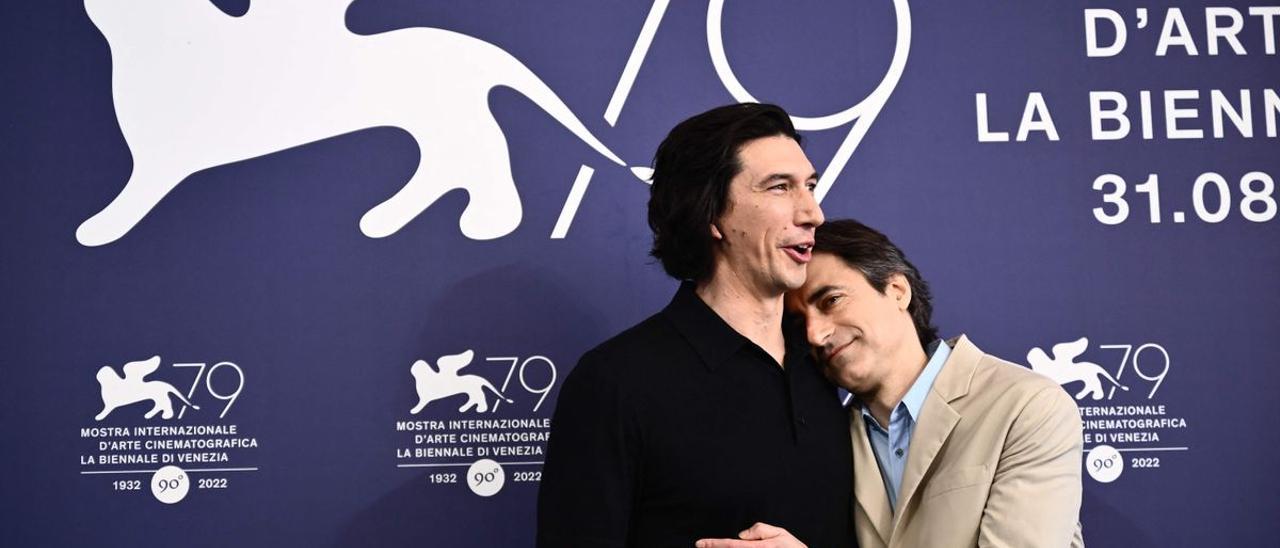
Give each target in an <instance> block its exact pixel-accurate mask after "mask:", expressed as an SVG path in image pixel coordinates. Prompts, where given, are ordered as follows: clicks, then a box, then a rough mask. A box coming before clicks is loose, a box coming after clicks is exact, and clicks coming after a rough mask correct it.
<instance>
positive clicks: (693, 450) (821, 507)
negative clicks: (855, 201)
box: [538, 104, 855, 548]
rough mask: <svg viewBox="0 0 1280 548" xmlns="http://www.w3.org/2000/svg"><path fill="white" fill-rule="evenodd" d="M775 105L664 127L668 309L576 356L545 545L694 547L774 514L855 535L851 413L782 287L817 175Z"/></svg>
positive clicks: (815, 217)
mask: <svg viewBox="0 0 1280 548" xmlns="http://www.w3.org/2000/svg"><path fill="white" fill-rule="evenodd" d="M799 142H800V138H799V136H798V135H797V134H796V131H795V128H794V127H793V126H792V125H791V120H790V118H789V117H788V116H787V113H786V112H784V111H783V110H782V109H780V108H778V107H776V106H772V105H760V104H739V105H731V106H726V107H720V108H717V109H713V110H711V111H709V112H706V113H703V114H700V115H698V116H695V117H693V118H690V119H688V120H686V121H684V122H682V123H680V124H679V125H677V126H676V127H675V129H673V130H671V133H670V135H668V136H667V138H666V140H664V141H663V142H662V144H661V146H659V147H658V152H657V154H656V156H655V159H654V175H653V188H652V190H651V192H652V194H651V198H650V201H649V226H650V227H651V228H652V230H653V233H654V245H653V256H654V257H656V258H658V259H659V260H660V261H661V262H662V266H663V268H664V269H665V270H666V271H667V273H668V274H670V275H671V276H672V277H673V278H676V279H677V280H680V281H681V282H682V283H681V285H680V289H679V290H678V291H677V292H676V295H675V297H674V298H673V299H672V300H671V304H669V305H668V306H667V307H666V308H665V309H663V310H662V311H661V312H659V313H658V314H655V315H654V316H652V317H650V318H649V319H647V320H645V321H643V322H641V323H640V324H639V325H636V326H635V327H632V328H631V329H628V330H626V331H625V332H623V333H622V334H620V335H618V336H616V337H614V338H612V339H610V340H609V341H606V342H605V343H603V344H601V345H600V346H598V347H596V348H595V349H593V350H591V351H589V352H587V353H586V355H584V356H583V357H582V359H581V361H579V362H578V365H577V367H575V368H574V370H573V371H572V372H571V373H570V374H569V377H568V378H567V379H566V380H565V384H564V386H563V387H562V389H561V391H560V396H559V401H558V404H557V407H556V411H555V415H554V417H553V419H552V426H551V439H550V441H549V445H548V449H547V458H546V463H545V465H544V468H543V476H542V486H541V490H540V492H539V494H538V546H541V547H545V548H566V547H570V548H584V547H586V548H589V547H596V546H599V547H605V546H608V547H622V546H645V547H648V546H659V547H666V546H681V547H685V546H692V545H693V543H694V541H696V540H697V539H699V538H703V537H711V536H727V535H732V534H734V533H736V532H737V531H739V530H741V529H743V528H744V527H747V526H749V525H751V524H752V523H753V520H761V519H764V520H769V521H771V522H773V523H777V524H779V525H782V526H784V527H787V528H789V529H790V530H791V531H792V532H794V534H795V536H796V537H798V538H800V539H803V540H804V541H805V542H809V543H812V544H813V545H815V546H840V547H844V546H852V545H853V544H854V542H855V541H854V537H853V526H852V521H853V509H852V500H851V499H852V495H853V489H852V484H853V483H852V482H853V471H852V460H851V454H850V451H849V443H850V438H849V430H848V422H847V418H846V415H845V413H844V411H843V409H842V408H841V407H840V403H839V401H838V399H837V396H836V392H835V389H834V387H833V386H832V385H831V384H829V383H828V382H827V381H826V380H825V379H824V378H823V377H822V374H821V372H820V371H819V370H818V368H817V366H816V364H815V363H814V362H813V361H812V357H811V353H810V352H809V349H808V346H807V345H806V344H805V341H804V333H803V331H800V330H798V329H794V328H798V327H799V326H798V324H794V322H793V325H792V326H791V327H792V328H793V329H784V324H783V295H784V294H785V293H786V292H787V291H789V290H794V289H797V288H799V287H800V286H801V284H803V283H804V279H805V265H806V264H807V263H808V262H809V260H810V258H811V255H810V253H811V247H812V245H813V233H814V229H815V228H816V227H817V226H818V225H820V224H822V220H823V219H822V211H821V210H820V209H819V207H818V204H817V202H816V200H815V199H814V196H813V189H814V187H815V185H816V183H817V178H818V175H817V173H815V172H814V169H813V165H812V164H811V163H810V162H809V160H808V159H807V158H806V157H805V155H804V152H803V151H802V150H801V149H800V145H799Z"/></svg>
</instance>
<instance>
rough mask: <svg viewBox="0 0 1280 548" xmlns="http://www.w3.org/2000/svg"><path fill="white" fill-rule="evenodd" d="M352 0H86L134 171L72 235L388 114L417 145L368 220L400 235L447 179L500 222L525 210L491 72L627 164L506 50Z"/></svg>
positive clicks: (92, 235) (103, 236) (495, 228)
mask: <svg viewBox="0 0 1280 548" xmlns="http://www.w3.org/2000/svg"><path fill="white" fill-rule="evenodd" d="M350 3H351V0H255V1H254V2H253V4H252V6H251V8H250V9H249V11H248V13H246V14H245V15H243V16H241V17H232V16H229V15H227V14H225V13H223V12H221V11H220V10H219V9H218V8H217V7H216V6H214V5H212V4H211V3H210V2H209V1H208V0H85V10H86V11H87V12H88V14H89V18H90V19H91V20H92V21H93V24H94V25H95V26H97V27H98V29H99V30H100V31H102V34H103V36H105V37H106V39H107V42H108V43H109V45H110V47H111V62H112V96H113V98H114V102H115V110H116V117H117V119H118V120H119V123H120V130H121V132H122V133H123V135H124V138H125V141H126V142H127V143H128V145H129V150H130V152H131V153H132V154H133V173H132V174H131V175H130V177H129V181H128V183H126V184H125V186H124V189H123V190H121V191H120V194H119V195H118V196H116V198H115V199H114V200H112V201H111V203H110V204H108V205H107V206H106V207H105V208H104V209H103V210H102V211H100V212H98V213H97V214H96V215H94V216H92V217H90V218H89V219H88V220H86V221H85V222H84V223H83V224H81V225H80V227H79V229H77V230H76V239H77V240H79V242H80V243H81V244H83V245H86V246H97V245H104V244H107V243H111V242H113V241H115V240H117V239H119V238H121V237H122V236H124V235H125V234H126V233H128V232H129V230H131V229H132V228H133V227H134V226H135V225H137V223H138V222H140V221H141V220H142V219H143V217H145V216H146V215H147V214H148V213H149V212H150V211H151V210H152V209H153V208H154V207H155V206H156V205H157V204H158V203H159V202H160V200H161V199H163V198H164V197H165V195H167V194H168V193H169V192H170V191H171V190H173V188H174V187H176V186H177V185H178V183H179V182H181V181H182V180H183V179H184V178H186V177H187V176H188V175H190V174H192V173H195V172H196V171H199V170H202V169H206V168H210V167H215V166H219V165H223V164H229V163H232V162H237V161H241V160H246V159H249V158H254V157H257V156H262V155H265V154H270V153H273V152H277V151H280V150H284V149H287V148H290V147H294V146H298V145H303V144H306V143H311V142H314V141H318V140H321V139H325V138H328V137H333V136H337V135H342V134H345V133H350V132H353V131H357V130H361V129H366V128H372V127H383V126H392V127H398V128H401V129H404V130H405V131H407V132H409V134H410V135H411V136H413V138H414V139H415V140H417V142H418V146H419V148H420V150H421V159H420V160H419V164H418V169H417V171H416V172H415V173H414V174H413V176H412V177H411V178H410V180H409V181H408V182H407V183H406V184H405V185H404V187H403V188H401V189H400V191H399V192H397V193H396V194H395V195H394V196H392V197H391V198H389V199H387V200H386V201H385V202H383V203H381V204H379V205H377V206H375V207H374V208H373V209H371V210H369V211H368V212H367V213H365V215H364V217H363V218H361V220H360V230H361V231H362V232H364V234H366V235H368V236H370V237H373V238H381V237H384V236H388V235H391V234H394V233H395V232H396V231H398V230H400V228H402V227H403V226H404V225H405V224H407V223H408V222H409V221H411V220H413V218H414V217H416V216H418V214H420V213H422V212H423V211H424V210H426V208H428V207H430V206H431V204H432V203H434V202H435V201H436V200H437V199H439V198H440V196H442V195H444V194H445V193H446V192H449V191H451V190H454V189H464V190H466V191H467V193H468V195H469V201H468V203H467V207H466V209H465V210H464V211H463V212H462V216H461V218H460V219H459V222H458V226H459V228H460V229H461V230H462V233H463V234H464V235H465V236H467V237H468V238H472V239H478V240H486V239H492V238H498V237H501V236H504V235H506V234H509V233H510V232H511V231H513V230H515V228H516V227H517V226H518V225H519V224H520V220H521V216H522V211H521V204H520V196H519V194H518V193H517V191H516V186H515V181H514V180H513V179H512V175H511V165H510V159H509V157H508V154H507V144H506V140H505V137H504V136H503V134H502V129H501V128H500V127H498V124H497V122H496V121H495V120H494V117H493V114H492V113H491V112H490V111H489V107H488V95H489V91H490V90H492V89H493V88H494V87H498V86H506V87H509V88H512V89H514V90H516V91H518V92H520V93H521V94H523V95H525V96H526V97H528V98H529V99H531V100H532V101H533V102H534V103H535V104H537V105H538V106H539V107H541V108H542V109H543V110H545V111H546V112H547V113H548V114H550V115H551V116H552V117H553V118H555V119H556V120H557V121H558V122H560V123H561V124H562V125H564V127H566V128H568V129H569V130H570V131H571V132H573V134H574V135H576V136H578V138H580V139H582V140H583V141H584V142H586V144H588V145H590V146H591V147H592V148H594V149H595V150H596V151H597V152H599V153H600V154H602V155H604V156H605V157H606V158H608V159H609V160H611V161H613V162H614V163H616V164H618V165H624V164H623V161H622V160H621V159H619V158H618V157H617V156H616V155H614V154H613V153H612V152H610V151H609V149H608V148H607V147H605V146H604V144H602V143H601V142H600V141H599V140H597V139H596V138H595V137H594V136H592V134H591V132H590V131H589V130H588V129H587V128H586V127H585V126H584V125H583V124H582V122H581V121H579V120H578V118H577V117H576V116H575V115H574V114H573V112H572V111H570V110H569V107H568V106H566V105H565V104H564V102H563V101H561V100H560V98H559V97H557V96H556V94H555V92H553V91H552V90H551V89H550V88H549V87H547V85H546V84H545V83H544V82H543V81H542V80H541V79H539V78H538V76H537V75H536V74H534V73H533V72H532V71H530V70H529V69H528V67H526V66H525V65H524V64H522V63H521V62H520V61H519V60H518V59H516V58H515V57H513V56H511V55H510V54H509V53H507V52H506V51H503V50H502V49H501V48H499V47H497V46H495V45H492V44H489V43H487V42H484V41H482V40H479V39H476V38H472V37H470V36H466V35H463V34H459V33H456V32H451V31H447V30H442V29H434V28H410V29H401V30H395V31H391V32H385V33H380V34H374V35H369V36H360V35H357V34H354V33H352V32H351V31H349V30H348V29H347V28H346V26H345V23H344V14H345V12H346V8H347V6H348V5H349V4H350Z"/></svg>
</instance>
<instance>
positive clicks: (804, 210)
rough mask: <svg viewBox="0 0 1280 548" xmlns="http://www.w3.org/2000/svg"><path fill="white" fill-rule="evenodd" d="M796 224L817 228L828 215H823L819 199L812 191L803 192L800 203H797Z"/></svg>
mask: <svg viewBox="0 0 1280 548" xmlns="http://www.w3.org/2000/svg"><path fill="white" fill-rule="evenodd" d="M795 220H796V225H797V226H810V227H813V228H817V227H818V226H820V225H822V223H823V221H825V220H826V217H824V216H823V215H822V207H821V206H819V205H818V199H817V197H815V196H814V195H813V193H812V192H801V193H800V198H799V201H798V203H796V219H795Z"/></svg>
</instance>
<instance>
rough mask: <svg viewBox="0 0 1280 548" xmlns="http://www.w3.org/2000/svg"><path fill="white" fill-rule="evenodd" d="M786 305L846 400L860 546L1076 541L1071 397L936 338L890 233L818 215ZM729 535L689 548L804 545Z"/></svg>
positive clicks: (925, 302)
mask: <svg viewBox="0 0 1280 548" xmlns="http://www.w3.org/2000/svg"><path fill="white" fill-rule="evenodd" d="M787 304H788V308H789V309H790V310H791V311H793V312H795V313H797V314H799V315H800V316H803V318H804V320H805V325H806V329H807V334H808V338H809V343H810V344H811V345H813V347H814V350H815V352H816V353H817V354H818V355H819V357H820V358H821V362H822V364H823V367H824V372H825V374H826V375H827V377H828V378H830V379H831V380H832V381H833V382H835V383H837V384H839V385H840V386H842V387H844V388H845V389H847V390H849V392H850V393H852V394H853V395H854V396H855V399H854V403H853V405H851V406H850V419H851V420H850V428H851V430H852V438H853V457H854V459H853V461H854V493H855V498H856V502H855V505H854V523H855V527H856V533H857V537H858V543H859V544H860V545H861V546H862V548H882V547H889V548H897V547H904V548H907V547H927V548H947V547H973V546H1009V547H1018V548H1021V547H1067V546H1071V547H1076V546H1083V545H1084V542H1083V539H1082V537H1081V531H1080V524H1079V515H1080V499H1081V483H1080V482H1081V468H1082V463H1081V460H1082V449H1081V447H1082V445H1081V444H1082V435H1081V434H1082V429H1081V423H1080V417H1079V411H1078V410H1077V408H1076V405H1075V400H1073V399H1072V398H1071V396H1070V395H1068V394H1067V393H1066V392H1065V391H1064V390H1063V389H1062V388H1061V387H1060V386H1058V385H1057V384H1056V383H1054V382H1053V381H1051V380H1049V379H1048V378H1047V377H1044V376H1042V375H1040V374H1038V373H1035V372H1032V371H1031V370H1029V369H1026V368H1024V367H1021V366H1018V365H1015V364H1012V363H1009V362H1006V361H1003V360H1001V359H999V358H996V357H994V356H991V355H988V354H984V353H983V352H982V350H980V349H978V347H977V346H975V345H974V344H973V343H972V342H970V341H969V339H968V337H965V336H963V335H961V336H959V337H956V338H954V339H949V340H947V341H941V340H939V339H938V337H937V329H936V328H934V327H933V326H932V325H931V324H930V316H931V313H932V304H931V303H930V295H929V287H928V284H927V283H925V281H924V280H923V279H922V278H921V277H920V274H919V272H918V271H917V270H916V268H915V267H914V266H913V265H912V264H911V263H910V262H908V261H907V260H906V257H905V256H904V255H903V253H902V251H901V250H900V249H898V248H897V246H895V245H894V244H893V243H892V242H890V241H889V239H888V238H887V237H885V236H884V235H883V234H881V233H879V232H877V231H875V230H874V229H871V228H869V227H867V226H865V225H863V224H861V223H858V222H857V221H852V220H845V221H828V222H827V224H825V225H823V226H822V227H820V228H819V229H818V230H817V234H816V242H815V245H814V256H813V260H812V262H810V263H809V265H808V273H807V279H806V281H805V284H804V286H803V287H801V288H800V289H799V290H797V291H795V292H793V293H792V294H790V295H789V296H788V303H787ZM884 425H888V426H887V427H885V426H884ZM739 537H740V538H739V539H704V540H701V541H699V542H698V544H697V546H699V547H700V548H747V547H753V548H761V547H794V546H803V544H802V543H801V542H800V541H799V540H797V539H795V538H794V537H792V536H791V535H790V534H789V533H788V532H787V531H785V530H783V529H781V528H778V527H772V526H769V525H766V524H756V525H754V526H752V527H751V528H749V529H747V530H745V531H743V532H742V533H741V534H740V535H739Z"/></svg>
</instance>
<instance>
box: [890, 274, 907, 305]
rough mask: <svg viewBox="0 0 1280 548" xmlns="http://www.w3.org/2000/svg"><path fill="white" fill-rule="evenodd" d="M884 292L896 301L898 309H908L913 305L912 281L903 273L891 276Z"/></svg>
mask: <svg viewBox="0 0 1280 548" xmlns="http://www.w3.org/2000/svg"><path fill="white" fill-rule="evenodd" d="M884 293H885V295H888V296H889V297H891V298H893V299H894V301H896V302H895V304H897V305H898V310H906V309H907V307H908V306H910V305H911V282H909V281H907V277H906V276H904V275H902V274H901V273H897V274H894V275H892V276H889V281H888V282H887V283H885V286H884Z"/></svg>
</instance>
